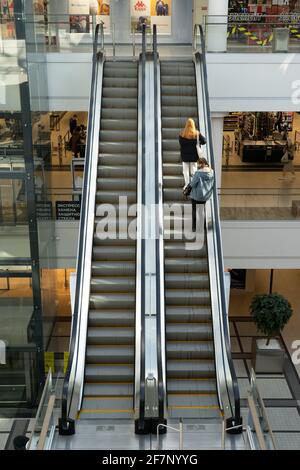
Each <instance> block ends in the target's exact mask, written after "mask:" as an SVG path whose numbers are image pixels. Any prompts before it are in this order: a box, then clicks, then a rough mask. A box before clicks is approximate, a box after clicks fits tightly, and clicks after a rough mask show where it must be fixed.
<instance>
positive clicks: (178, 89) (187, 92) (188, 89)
mask: <svg viewBox="0 0 300 470" xmlns="http://www.w3.org/2000/svg"><path fill="white" fill-rule="evenodd" d="M161 94H162V96H163V97H164V98H167V97H179V98H181V97H184V98H191V97H193V99H194V100H195V99H197V90H196V84H195V83H194V84H192V85H189V84H187V85H185V84H182V85H162V88H161ZM187 103H188V102H187ZM187 103H186V104H187Z"/></svg>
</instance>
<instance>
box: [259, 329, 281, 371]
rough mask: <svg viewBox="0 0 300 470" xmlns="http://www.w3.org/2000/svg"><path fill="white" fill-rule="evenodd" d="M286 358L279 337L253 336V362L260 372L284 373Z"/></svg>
mask: <svg viewBox="0 0 300 470" xmlns="http://www.w3.org/2000/svg"><path fill="white" fill-rule="evenodd" d="M284 360H285V351H284V350H283V349H282V347H281V344H280V342H279V341H278V340H277V339H275V338H274V339H271V340H270V342H269V344H267V338H253V342H252V364H253V368H254V370H255V372H256V373H259V374H282V373H283V367H284Z"/></svg>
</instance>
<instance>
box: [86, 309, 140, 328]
mask: <svg viewBox="0 0 300 470" xmlns="http://www.w3.org/2000/svg"><path fill="white" fill-rule="evenodd" d="M134 323H135V312H134V310H121V309H120V310H90V311H89V326H113V325H118V326H131V327H133V326H134Z"/></svg>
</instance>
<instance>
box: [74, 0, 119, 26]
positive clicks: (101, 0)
mask: <svg viewBox="0 0 300 470" xmlns="http://www.w3.org/2000/svg"><path fill="white" fill-rule="evenodd" d="M69 14H70V32H71V33H88V32H89V31H90V26H91V25H90V23H91V18H90V15H96V21H97V23H100V22H101V21H102V22H103V23H104V31H105V33H109V32H110V0H69Z"/></svg>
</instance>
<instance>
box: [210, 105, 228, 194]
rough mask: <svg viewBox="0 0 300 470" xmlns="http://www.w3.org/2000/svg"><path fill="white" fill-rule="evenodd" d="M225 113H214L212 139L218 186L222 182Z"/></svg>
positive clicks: (219, 186)
mask: <svg viewBox="0 0 300 470" xmlns="http://www.w3.org/2000/svg"><path fill="white" fill-rule="evenodd" d="M225 116H226V114H225V113H212V116H211V117H212V119H211V123H212V139H213V148H214V157H215V168H214V170H215V176H216V185H217V188H218V189H219V188H221V184H222V153H223V127H224V124H223V123H224V117H225Z"/></svg>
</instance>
